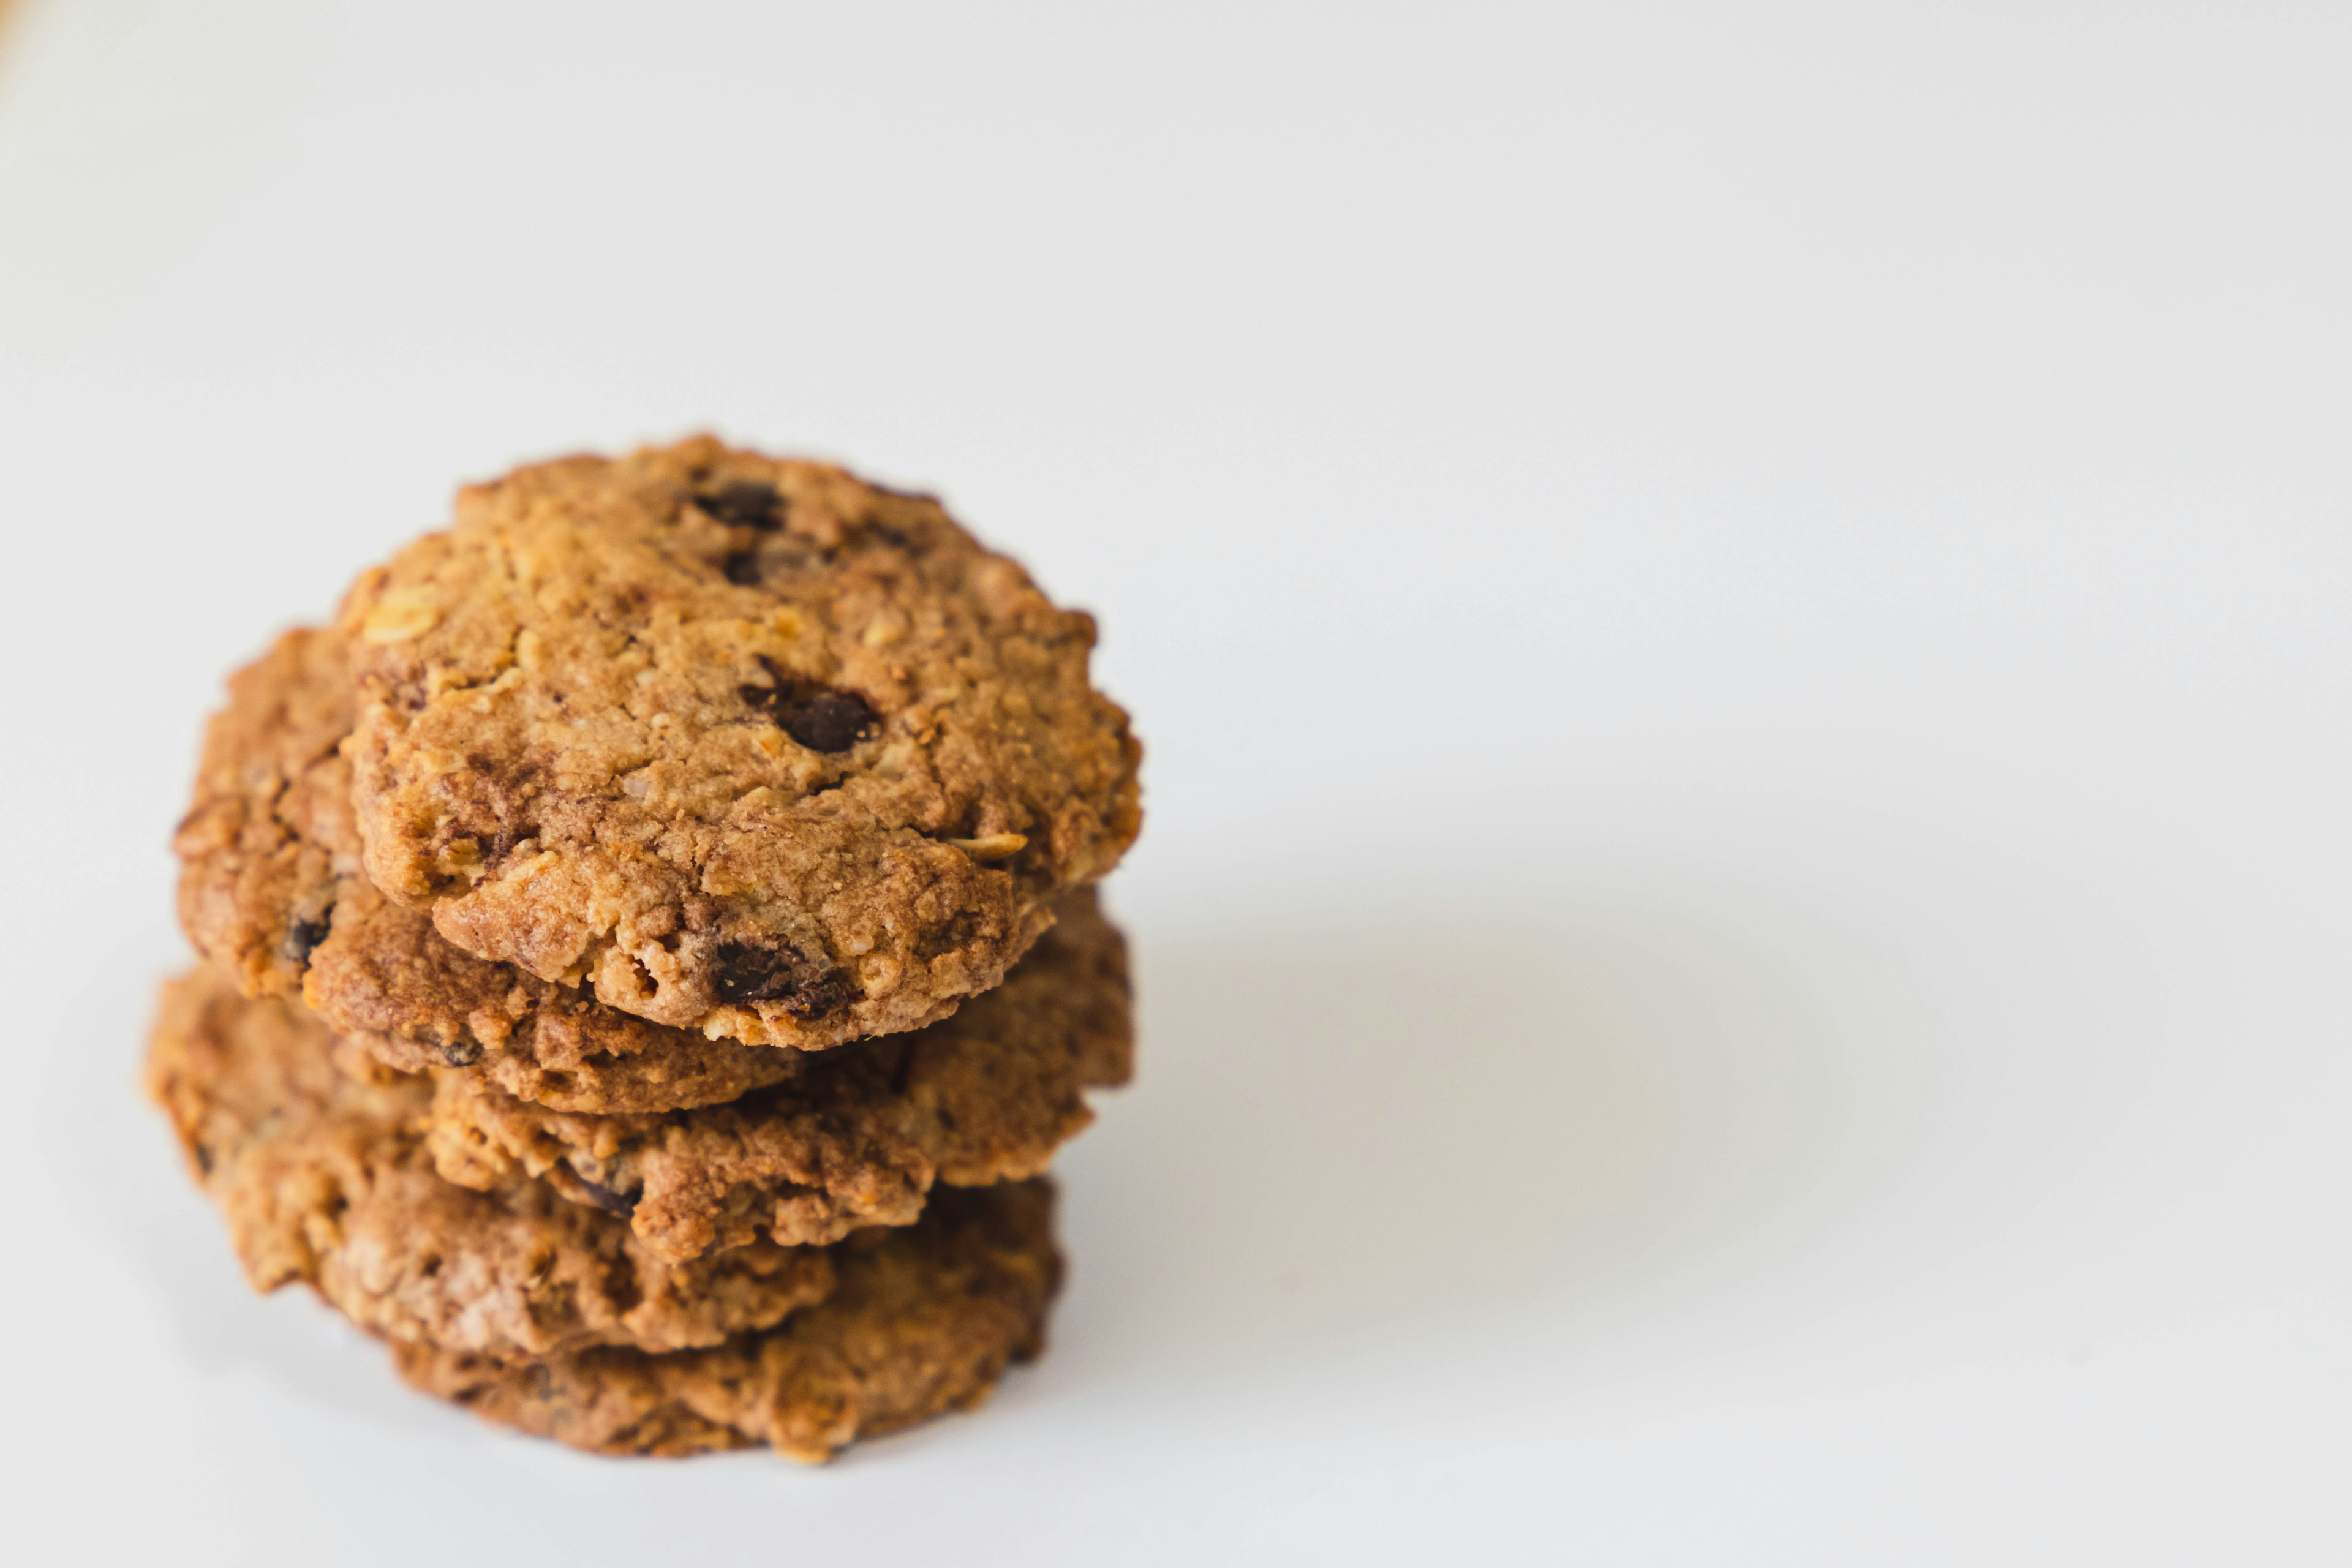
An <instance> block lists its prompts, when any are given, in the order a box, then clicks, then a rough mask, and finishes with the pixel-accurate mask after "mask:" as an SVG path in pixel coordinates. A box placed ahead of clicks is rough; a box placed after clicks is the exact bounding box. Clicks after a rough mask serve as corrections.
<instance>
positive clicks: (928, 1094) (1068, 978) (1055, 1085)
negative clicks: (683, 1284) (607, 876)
mask: <svg viewBox="0 0 2352 1568" xmlns="http://www.w3.org/2000/svg"><path fill="white" fill-rule="evenodd" d="M1057 902H1058V905H1059V908H1060V911H1061V918H1060V920H1059V921H1057V922H1056V923H1055V926H1054V928H1053V929H1052V930H1051V931H1048V932H1047V933H1046V934H1045V937H1044V938H1042V939H1041V940H1040V941H1039V942H1038V943H1037V945H1036V946H1035V947H1034V948H1033V949H1032V950H1031V951H1030V952H1029V955H1028V956H1027V957H1026V958H1024V960H1023V961H1022V962H1021V963H1020V964H1019V965H1018V966H1017V967H1016V968H1015V969H1014V970H1013V973H1012V974H1011V976H1009V977H1008V978H1007V979H1006V980H1005V982H1004V984H1003V985H1001V986H999V987H997V988H996V989H995V990H993V991H991V992H989V993H988V994H985V995H983V996H980V997H978V998H975V999H974V1000H972V1001H971V1002H968V1003H966V1004H965V1005H963V1006H962V1007H961V1009H960V1010H958V1011H957V1012H956V1013H955V1014H954V1015H953V1016H950V1017H949V1018H946V1019H944V1020H942V1021H941V1022H940V1023H937V1024H933V1025H930V1026H928V1027H925V1028H922V1029H918V1030H915V1031H913V1032H912V1033H909V1034H903V1035H893V1036H887V1037H884V1038H882V1039H879V1040H872V1041H867V1042H866V1043H864V1044H861V1045H858V1046H855V1047H845V1048H844V1049H841V1050H835V1051H826V1052H822V1053H817V1054H813V1055H812V1054H803V1053H798V1052H777V1051H771V1052H770V1053H769V1054H771V1055H772V1056H776V1057H780V1058H783V1059H784V1060H786V1061H788V1062H790V1063H792V1064H793V1076H792V1077H791V1078H790V1079H787V1080H785V1081H784V1082H782V1083H779V1084H777V1085H776V1086H774V1087H773V1088H771V1089H765V1090H762V1091H760V1092H756V1093H753V1094H751V1095H750V1096H749V1097H747V1098H745V1099H743V1100H738V1101H736V1102H734V1103H732V1104H729V1105H718V1106H711V1107H708V1108H706V1109H703V1110H686V1111H677V1112H672V1113H669V1114H667V1115H657V1116H655V1115H639V1116H610V1115H607V1116H582V1115H574V1114H569V1113H564V1112H559V1111H554V1110H548V1109H546V1108H544V1107H542V1106H536V1105H532V1104H530V1103H529V1102H527V1101H524V1100H517V1099H515V1098H514V1097H513V1096H511V1095H509V1094H506V1093H503V1092H501V1091H500V1090H499V1089H497V1088H495V1087H493V1086H492V1085H491V1083H490V1082H489V1081H488V1080H487V1079H485V1078H484V1077H483V1076H482V1075H481V1074H480V1073H479V1072H478V1071H477V1070H473V1069H454V1068H445V1069H443V1070H442V1071H440V1072H439V1073H438V1074H437V1075H436V1078H437V1083H436V1091H435V1095H434V1100H433V1107H432V1111H431V1118H432V1126H431V1132H430V1135H429V1139H428V1142H429V1143H430V1146H431V1147H432V1150H433V1152H434V1155H435V1158H436V1163H437V1165H438V1169H439V1170H440V1172H441V1173H442V1175H444V1176H445V1177H446V1178H448V1179H449V1180H450V1181H453V1182H457V1183H460V1184H465V1185H467V1186H473V1187H480V1188H484V1189H489V1190H496V1189H498V1188H500V1187H502V1186H504V1185H507V1184H510V1183H512V1182H513V1181H514V1180H515V1179H516V1178H517V1177H518V1176H534V1177H539V1178H541V1179H543V1180H544V1181H546V1182H547V1183H548V1184H550V1185H551V1186H553V1187H554V1188H555V1189H556V1190H557V1191H559V1192H562V1193H563V1194H565V1195H567V1196H569V1197H571V1198H572V1199H573V1200H574V1201H577V1202H582V1203H590V1204H594V1205H599V1206H601V1207H604V1208H607V1209H609V1210H611V1211H612V1212H614V1213H615V1214H619V1215H626V1216H627V1217H628V1221H629V1224H630V1226H631V1227H632V1229H633V1230H634V1231H635V1235H636V1237H637V1238H638V1239H639V1240H640V1241H641V1242H642V1243H643V1244H644V1245H645V1246H646V1247H647V1248H648V1249H649V1250H650V1251H651V1252H652V1253H653V1254H654V1255H655V1256H656V1257H659V1258H665V1259H669V1260H684V1259H687V1258H696V1257H699V1256H701V1255H703V1254H705V1253H707V1252H710V1251H713V1250H715V1249H719V1248H725V1247H739V1246H741V1245H743V1244H744V1243H746V1242H749V1241H751V1240H753V1239H755V1238H757V1237H762V1236H764V1237H768V1238H769V1239H771V1240H773V1241H775V1242H778V1243H782V1244H785V1245H793V1244H803V1245H805V1244H817V1243H824V1242H829V1241H834V1240H836V1239H838V1238H840V1237H843V1236H845V1235H847V1234H848V1233H849V1232H850V1231H851V1230H853V1229H856V1228H857V1227H859V1226H875V1225H889V1226H897V1225H906V1224H908V1223H910V1222H911V1221H913V1220H914V1219H915V1217H916V1216H917V1215H919V1214H920V1213H921V1212H922V1210H923V1206H924V1202H925V1198H926V1196H927V1194H930V1192H931V1190H932V1187H933V1185H934V1184H935V1183H940V1182H945V1183H948V1184H953V1185H959V1186H979V1185H984V1184H990V1183H994V1182H1002V1181H1006V1180H1010V1179H1015V1178H1020V1177H1024V1176H1031V1175H1034V1174H1036V1173H1039V1172H1041V1171H1043V1170H1044V1169H1045V1166H1046V1163H1048V1162H1049V1161H1050V1160H1051V1159H1052V1158H1053V1155H1054V1152H1055V1149H1056V1148H1057V1147H1059V1145H1060V1144H1061V1143H1062V1142H1064V1141H1065V1140H1066V1139H1068V1138H1070V1137H1072V1136H1073V1135H1075V1134H1076V1133H1077V1132H1078V1131H1080V1130H1081V1129H1083V1128H1084V1127H1085V1126H1086V1125H1087V1122H1088V1121H1091V1120H1092V1113H1091V1112H1090V1111H1089V1110H1087V1104H1086V1100H1085V1097H1084V1095H1083V1093H1082V1090H1084V1089H1088V1088H1095V1087H1101V1086H1107V1085H1111V1084H1117V1083H1123V1082H1125V1081H1126V1079H1127V1077H1128V1074H1129V1067H1130V1062H1131V1058H1132V1048H1133V1026H1132V1019H1131V1016H1130V1009H1129V994H1128V978H1127V963H1126V952H1125V944H1124V942H1122V940H1121V939H1120V937H1119V934H1118V931H1117V930H1116V929H1115V928H1113V927H1112V926H1111V924H1110V923H1109V922H1108V921H1106V920H1104V919H1103V918H1102V915H1101V913H1100V911H1099V910H1097V908H1096V904H1095V898H1094V892H1093V889H1082V890H1081V891H1079V892H1076V893H1071V894H1065V895H1064V896H1063V897H1062V899H1061V900H1057ZM761 1048H764V1047H761Z"/></svg>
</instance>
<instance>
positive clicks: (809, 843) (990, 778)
mask: <svg viewBox="0 0 2352 1568" xmlns="http://www.w3.org/2000/svg"><path fill="white" fill-rule="evenodd" d="M341 626H343V628H344V629H345V631H346V632H347V633H348V634H349V635H350V636H351V637H352V673H353V675H354V677H355V679H356V682H357V688H358V696H357V707H356V714H355V718H356V725H355V728H354V730H353V732H352V739H351V741H350V742H349V743H348V744H347V746H346V748H345V754H346V755H347V756H348V758H349V759H350V762H351V765H352V802H353V806H354V815H355V817H356V823H357V827H358V831H359V835H360V838H361V841H362V850H363V855H364V859H365V864H366V868H367V871H368V874H369V876H370V877H371V878H372V879H373V881H374V882H375V884H376V885H377V886H378V887H379V888H381V889H383V891H384V893H385V894H386V895H387V896H389V897H390V898H392V899H393V900H395V901H397V902H399V903H402V904H404V905H407V906H409V907H411V908H415V909H419V910H426V911H428V912H429V913H430V914H431V916H432V918H433V923H434V925H435V927H436V929H437V930H438V931H440V933H441V934H442V935H443V936H444V937H446V938H447V939H448V940H449V941H450V942H453V943H454V944H456V945H457V947H459V948H462V949H463V950H465V951H466V952H470V953H473V954H475V955H476V956H478V957H481V958H484V959H488V960H490V961H492V962H495V963H512V964H515V965H518V966H520V968H522V969H524V970H526V971H528V972H529V973H531V974H534V975H536V976H538V977H539V978H541V979H542V980H545V981H549V982H553V983H557V984H586V985H588V986H590V987H592V988H593V992H594V994H595V995H596V998H597V999H598V1000H599V1001H601V1002H603V1003H604V1004H605V1005H607V1006H611V1007H614V1008H618V1009H620V1010H621V1011H623V1012H627V1013H632V1014H635V1015H638V1016H642V1017H645V1018H648V1019H650V1020H652V1021H654V1022H656V1023H660V1024H667V1025H669V1026H674V1027H679V1028H690V1029H698V1030H700V1031H702V1032H704V1033H706V1034H709V1035H711V1036H714V1037H727V1038H731V1039H738V1040H741V1041H743V1042H745V1043H747V1044H764V1045H782V1046H794V1047H803V1048H816V1047H824V1046H828V1045H833V1044H837V1043H839V1042H842V1041H845V1040H849V1039H855V1038H858V1037H866V1036H873V1035H884V1034H891V1033H896V1032H898V1031H902V1030H906V1029H912V1028H916V1027H919V1026H922V1025H924V1024H927V1023H929V1022H932V1021H934V1020H935V1019H937V1018H939V1017H941V1016H944V1015H945V1014H946V1013H948V1012H949V1011H950V1010H951V1009H952V1008H953V1007H954V1006H955V1005H956V1004H957V1003H958V1002H959V1001H960V1000H961V998H963V997H965V996H969V995H971V994H976V993H979V992H982V991H985V990H987V989H988V988H989V987H991V986H992V985H994V984H996V983H997V982H998V981H999V980H1000V979H1001V978H1002V977H1003V974H1004V972H1005V971H1006V969H1007V968H1009V967H1010V966H1011V964H1012V963H1013V961H1014V960H1015V959H1016V958H1017V957H1018V956H1019V954H1020V952H1022V950H1023V949H1024V947H1025V946H1026V945H1027V943H1028V942H1030V941H1031V940H1032V939H1033V938H1034V936H1035V934H1036V932H1037V931H1038V930H1039V929H1041V928H1042V926H1043V924H1044V923H1045V920H1046V918H1047V916H1046V914H1045V900H1047V899H1049V898H1051V897H1052V896H1053V895H1055V893H1058V892H1061V891H1063V890H1066V889H1070V888H1073V887H1076V886H1078V885H1080V884H1083V883H1085V882H1087V881H1088V880H1090V879H1094V878H1096V877H1098V876H1100V875H1101V874H1102V873H1104V872H1106V871H1108V870H1109V869H1110V868H1111V867H1112V865H1113V864H1114V863H1116V861H1117V860H1118V858H1119V856H1120V855H1121V854H1122V853H1123V852H1124V851H1125V849H1126V848H1127V846H1128V845H1129V842H1130V841H1132V839H1133V838H1134V837H1135V834H1136V830H1137V828H1138V826H1139V823H1140V812H1139V804H1138V795H1137V783H1136V765H1137V761H1138V758H1139V747H1138V745H1137V743H1136V742H1135V741H1134V739H1133V738H1132V736H1130V734H1129V731H1128V721H1127V716H1126V715H1125V713H1123V712H1122V711H1121V710H1119V709H1118V707H1117V706H1115V705H1114V704H1112V703H1111V702H1110V701H1109V700H1108V699H1106V698H1104V697H1103V696H1102V695H1101V694H1099V693H1098V692H1097V691H1096V690H1094V689H1093V688H1092V687H1091V686H1090V685H1089V684H1088V681H1087V661H1088V658H1089V654H1090V651H1091V649H1092V647H1093V644H1094V639H1095V627H1094V622H1093V620H1092V619H1091V618H1090V617H1089V616H1086V615H1084V614H1081V613H1078V612H1075V611H1067V610H1062V609H1058V608H1056V607H1055V605H1053V604H1052V602H1051V601H1049V600H1048V599H1047V598H1046V597H1045V595H1044V594H1042V593H1040V592H1039V591H1038V590H1037V588H1036V587H1035V586H1034V584H1032V583H1031V581H1030V580H1029V577H1028V575H1027V574H1025V573H1024V572H1023V571H1022V569H1021V568H1020V567H1019V566H1018V565H1016V564H1015V563H1013V562H1012V561H1009V560H1007V559H1005V558H1004V557H1003V556H1000V555H996V554H992V553H991V552H988V551H986V550H984V549H982V547H981V546H980V545H979V544H978V543H977V542H975V541H974V540H973V539H972V538H971V535H970V534H968V533H966V532H965V531H963V530H962V529H961V528H960V527H959V526H957V524H956V523H955V522H954V521H952V520H951V519H950V518H949V516H948V514H947V513H946V512H945V511H944V510H941V508H940V506H939V504H938V503H937V502H936V501H933V500H929V499H927V498H921V497H913V496H904V495H898V494H894V493H892V492H889V491H887V490H883V489H877V488H875V487H873V486H870V485H866V484H864V483H861V482H860V481H858V480H857V479H854V478H852V477H851V476H850V475H848V474H846V473H845V472H843V471H842V470H840V469H838V468H829V467H825V466H824V465H820V464H814V463H804V462H785V461H777V460H773V459H771V458H764V457H761V456H760V455H758V454H756V453H751V452H746V451H740V450H733V449H730V448H728V447H723V446H721V445H720V444H719V443H718V442H717V441H715V440H711V439H709V438H707V437H706V438H699V439H696V440H690V441H687V442H684V443H681V444H679V445H677V446H675V447H667V448H660V449H649V450H646V451H642V452H639V453H636V454H635V455H634V456H631V457H628V458H621V459H617V460H612V459H605V458H584V457H583V458H568V459H565V460H562V461H559V462H552V463H543V464H540V465H537V466H535V467H530V468H522V469H519V470H517V471H516V472H515V473H513V474H511V475H509V476H508V477H507V478H505V479H499V480H498V481H496V482H493V483H489V484H484V485H477V486H473V487H470V488H468V489H466V490H465V491H463V492H462V493H461V494H460V496H459V498H458V504H457V521H456V523H455V526H454V527H452V528H451V529H449V530H448V531H446V532H442V533H437V534H432V535H428V536H426V537H425V538H424V539H422V540H419V541H418V542H415V544H413V545H411V546H410V547H409V548H408V549H406V550H404V551H403V552H401V553H400V554H399V555H398V556H396V557H395V558H394V560H393V561H392V562H391V563H390V564H388V565H387V566H384V567H383V568H380V569H378V570H376V571H373V572H371V573H369V574H365V575H364V576H363V577H362V579H361V581H360V583H359V584H357V585H356V586H355V587H354V589H353V590H352V594H351V595H350V597H349V598H348V600H347V601H346V604H345V605H344V609H343V612H342V616H341Z"/></svg>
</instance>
